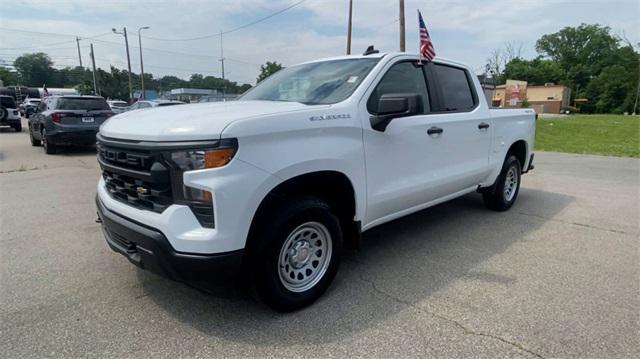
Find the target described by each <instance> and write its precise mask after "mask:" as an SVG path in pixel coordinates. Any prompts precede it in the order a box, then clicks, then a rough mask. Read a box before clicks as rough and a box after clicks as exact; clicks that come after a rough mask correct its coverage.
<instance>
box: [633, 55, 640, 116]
mask: <svg viewBox="0 0 640 359" xmlns="http://www.w3.org/2000/svg"><path fill="white" fill-rule="evenodd" d="M638 44H640V43H638ZM639 97H640V72H638V90H637V92H636V101H635V102H634V104H633V115H634V116H635V115H637V114H638V98H639Z"/></svg>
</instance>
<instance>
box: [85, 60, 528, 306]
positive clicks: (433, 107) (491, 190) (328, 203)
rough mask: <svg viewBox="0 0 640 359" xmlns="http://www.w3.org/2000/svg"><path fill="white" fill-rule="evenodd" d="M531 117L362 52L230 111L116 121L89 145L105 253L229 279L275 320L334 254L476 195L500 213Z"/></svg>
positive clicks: (522, 160)
mask: <svg viewBox="0 0 640 359" xmlns="http://www.w3.org/2000/svg"><path fill="white" fill-rule="evenodd" d="M534 132H535V113H534V111H533V110H531V109H511V110H493V109H489V108H488V106H487V102H486V100H485V98H484V96H483V92H482V89H481V87H480V84H479V82H478V80H477V78H476V76H475V75H474V74H473V72H472V71H471V70H470V69H469V67H467V66H465V65H463V64H461V63H458V62H455V61H449V60H445V59H440V58H437V59H435V60H434V62H431V63H425V62H420V61H419V59H418V57H417V56H416V55H411V54H407V53H386V54H381V53H377V52H376V51H369V52H367V53H365V54H364V55H360V56H345V57H337V58H330V59H324V60H318V61H311V62H307V63H303V64H300V65H296V66H291V67H288V68H286V69H284V70H281V71H280V72H278V73H277V74H275V75H273V76H271V77H269V78H268V79H267V80H265V81H263V82H262V83H260V84H259V85H258V86H256V87H255V88H253V89H252V90H250V91H249V92H247V93H246V94H244V95H243V96H242V97H241V98H239V100H238V101H233V102H223V103H202V104H193V105H186V106H174V107H165V108H155V109H149V110H144V111H140V110H137V111H130V112H126V113H123V114H119V115H117V116H114V117H112V118H110V119H109V120H108V121H107V122H105V123H104V124H103V125H102V126H101V128H100V132H99V134H98V161H99V162H100V165H101V168H102V178H101V179H100V181H99V183H98V188H97V197H96V204H97V207H98V215H99V222H101V223H102V228H103V231H104V235H105V237H106V240H107V243H108V244H109V246H110V247H111V248H112V249H113V250H114V251H116V252H119V253H121V254H123V255H125V256H126V257H127V258H128V259H129V260H130V261H131V262H132V263H134V264H136V265H137V266H139V267H142V268H144V269H148V270H151V271H153V272H156V273H159V274H162V275H164V276H167V277H169V278H172V279H175V280H178V281H183V282H187V283H192V284H193V283H198V282H199V281H200V280H207V279H210V278H217V277H220V276H224V275H228V274H229V273H234V271H233V270H232V269H231V268H238V269H239V270H240V271H241V273H243V274H244V276H247V277H248V278H249V280H250V283H252V284H253V287H254V288H255V289H256V290H255V292H256V293H258V295H259V296H260V298H261V299H263V300H264V301H265V302H266V303H267V304H268V305H270V306H271V307H273V308H275V309H276V310H280V311H289V310H294V309H297V308H301V307H303V306H305V305H308V304H310V303H311V302H313V301H314V300H315V299H317V298H318V297H319V296H320V295H321V294H322V293H323V292H324V291H325V290H326V289H327V287H328V286H329V284H330V283H331V281H332V280H333V278H334V277H335V275H336V272H337V270H338V265H339V262H340V253H341V250H342V248H343V247H357V246H358V244H359V241H360V234H361V233H362V232H363V231H366V230H368V229H371V228H373V227H375V226H377V225H380V224H383V223H385V222H388V221H391V220H394V219H396V218H399V217H402V216H405V215H408V214H410V213H413V212H416V211H419V210H422V209H424V208H427V207H430V206H433V205H436V204H438V203H441V202H444V201H447V200H450V199H453V198H456V197H459V196H463V195H465V194H468V193H471V192H476V191H477V192H479V193H481V194H482V196H483V197H484V201H485V203H486V205H487V207H489V208H491V209H493V210H498V211H504V210H507V209H509V207H511V206H512V205H513V203H514V202H515V200H516V197H517V195H518V189H519V186H520V176H521V174H522V173H525V172H527V171H529V170H530V169H532V168H533V165H532V162H533V142H534Z"/></svg>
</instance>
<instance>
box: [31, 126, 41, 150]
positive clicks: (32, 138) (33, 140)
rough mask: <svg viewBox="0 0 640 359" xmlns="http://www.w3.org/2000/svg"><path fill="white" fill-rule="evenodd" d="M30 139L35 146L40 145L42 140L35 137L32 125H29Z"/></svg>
mask: <svg viewBox="0 0 640 359" xmlns="http://www.w3.org/2000/svg"><path fill="white" fill-rule="evenodd" d="M29 141H31V146H34V147H38V146H40V140H36V139H35V138H34V137H33V131H32V130H31V126H29Z"/></svg>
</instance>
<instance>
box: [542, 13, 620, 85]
mask: <svg viewBox="0 0 640 359" xmlns="http://www.w3.org/2000/svg"><path fill="white" fill-rule="evenodd" d="M610 31H611V29H610V28H609V27H607V26H601V25H598V24H581V25H580V26H578V27H565V28H563V29H562V30H560V31H558V32H556V33H553V34H548V35H544V36H542V37H541V38H540V39H539V40H538V41H537V42H536V50H537V51H538V53H539V54H541V55H543V56H546V57H548V58H550V59H552V60H554V61H556V62H557V63H558V65H560V68H561V69H562V70H563V71H564V72H565V84H566V85H568V86H569V87H572V88H573V89H574V91H576V92H577V93H578V94H581V93H583V92H584V91H585V90H586V87H587V85H588V83H589V81H590V80H591V78H592V77H593V76H598V75H599V74H600V71H602V69H603V68H604V67H606V66H608V65H612V60H613V59H611V54H612V53H614V52H615V51H616V50H617V49H618V46H619V42H620V40H619V39H618V38H616V37H614V36H613V35H611V34H610Z"/></svg>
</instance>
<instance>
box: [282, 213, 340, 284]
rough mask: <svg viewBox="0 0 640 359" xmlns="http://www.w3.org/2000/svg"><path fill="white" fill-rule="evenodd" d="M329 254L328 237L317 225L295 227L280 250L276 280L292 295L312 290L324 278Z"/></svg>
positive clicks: (329, 239) (309, 224)
mask: <svg viewBox="0 0 640 359" xmlns="http://www.w3.org/2000/svg"><path fill="white" fill-rule="evenodd" d="M331 255H332V242H331V234H330V233H329V230H328V229H327V227H325V226H324V225H323V224H321V223H318V222H306V223H304V224H301V225H300V226H298V227H296V229H294V230H293V231H291V233H290V234H289V236H288V237H287V239H286V240H285V241H284V244H283V245H282V248H281V249H280V255H279V257H278V277H279V278H280V283H282V285H283V286H284V287H285V288H286V289H288V290H290V291H292V292H296V293H299V292H304V291H307V290H309V289H311V288H313V287H314V286H315V285H316V284H318V282H319V281H320V280H321V279H322V278H323V277H324V274H325V273H326V272H327V269H328V268H329V263H330V262H331Z"/></svg>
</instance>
